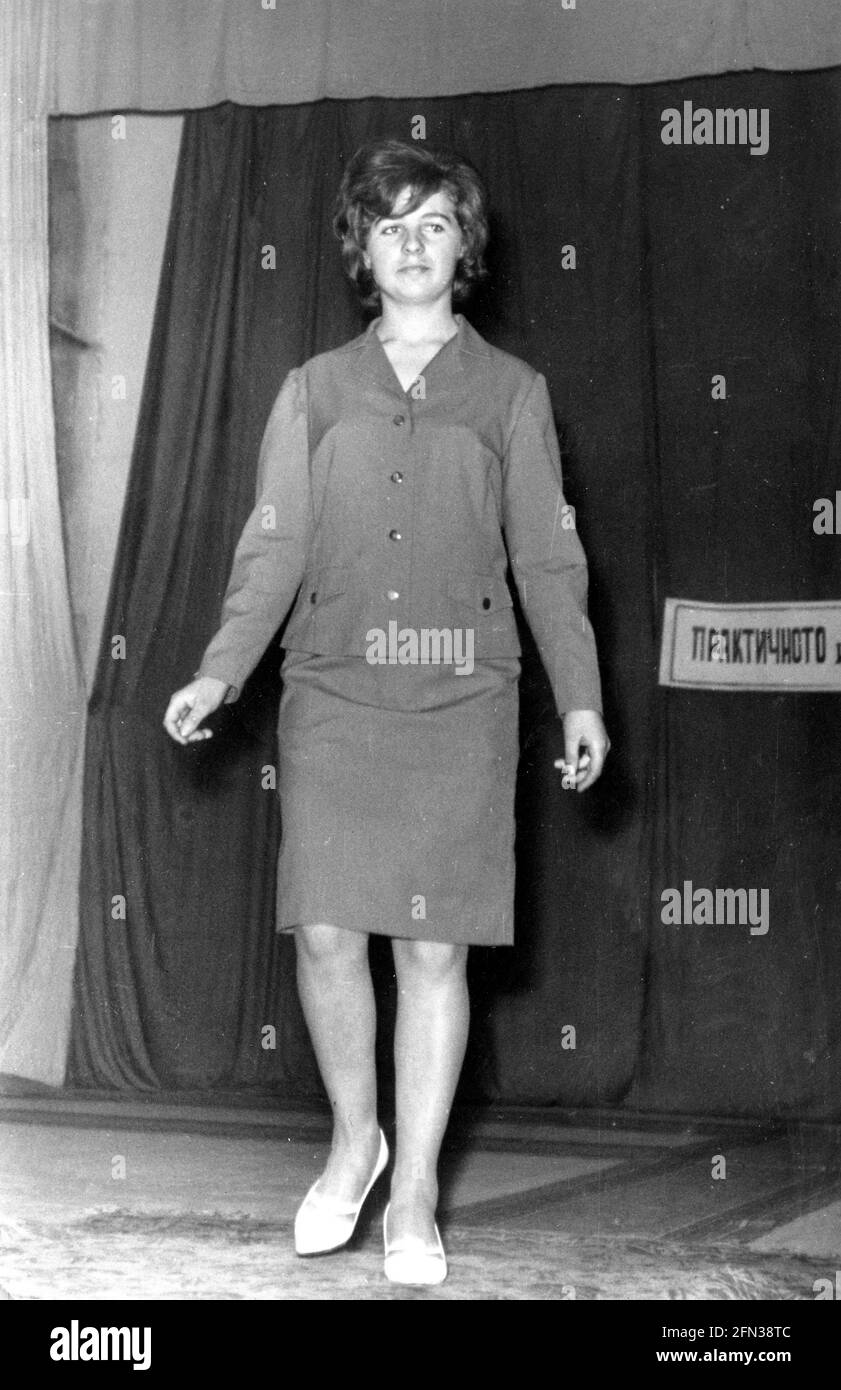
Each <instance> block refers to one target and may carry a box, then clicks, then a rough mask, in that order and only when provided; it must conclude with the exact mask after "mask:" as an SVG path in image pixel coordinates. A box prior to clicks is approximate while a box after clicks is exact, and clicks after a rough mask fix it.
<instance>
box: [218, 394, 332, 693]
mask: <svg viewBox="0 0 841 1390" xmlns="http://www.w3.org/2000/svg"><path fill="white" fill-rule="evenodd" d="M257 499H258V500H257V504H256V506H255V507H254V510H253V511H252V513H251V515H250V516H249V518H248V520H247V522H246V523H245V527H244V529H243V532H242V535H241V536H240V539H239V542H238V543H237V548H236V551H235V553H234V558H233V564H232V567H231V574H230V578H229V580H228V586H227V589H226V590H225V597H224V600H223V603H222V615H221V619H220V626H219V630H218V632H217V633H216V636H215V637H214V638H212V640H211V641H210V643H209V644H208V646H207V648H206V649H205V652H204V655H203V657H202V659H201V664H200V666H199V669H198V670H197V671H196V673H195V674H196V676H214V677H215V678H216V679H217V680H223V681H226V682H227V684H228V687H229V688H228V690H227V692H226V694H225V703H226V704H231V703H232V702H233V701H234V700H237V699H239V696H240V692H241V690H242V687H243V685H244V683H245V681H246V680H247V678H248V676H249V675H250V674H251V672H252V671H253V670H254V667H255V666H256V665H257V662H258V661H259V660H260V657H261V656H262V654H263V652H264V651H265V650H266V647H267V646H268V645H269V642H270V641H271V640H272V637H273V636H274V634H275V633H276V632H277V630H278V628H279V627H280V625H281V623H282V622H283V620H284V618H285V617H286V614H287V613H288V612H289V609H290V607H291V606H292V601H293V599H294V598H295V595H296V593H297V591H298V588H299V586H300V583H301V580H302V578H303V573H304V560H305V556H306V553H307V547H308V544H309V538H310V535H311V527H312V500H311V492H310V477H309V439H308V428H307V398H306V379H305V374H304V371H303V368H296V369H295V370H293V371H291V372H290V373H289V375H288V376H287V378H286V380H285V381H284V383H283V386H282V387H281V390H280V393H279V395H278V397H277V399H276V401H275V403H274V406H273V408H272V412H271V415H270V416H269V420H268V423H267V425H266V429H265V433H264V435H263V441H262V444H261V446H260V456H259V460H258V465H257Z"/></svg>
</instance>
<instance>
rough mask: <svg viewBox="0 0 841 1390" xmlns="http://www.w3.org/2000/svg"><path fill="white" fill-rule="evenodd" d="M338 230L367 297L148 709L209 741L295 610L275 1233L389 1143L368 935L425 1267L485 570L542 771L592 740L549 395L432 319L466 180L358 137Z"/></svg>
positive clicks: (472, 204)
mask: <svg viewBox="0 0 841 1390" xmlns="http://www.w3.org/2000/svg"><path fill="white" fill-rule="evenodd" d="M334 225H335V228H336V231H337V234H338V235H339V237H340V238H341V240H342V244H343V255H344V258H345V265H346V268H347V270H348V272H349V274H350V275H351V278H352V279H353V280H354V281H355V283H356V284H357V286H358V288H359V290H360V291H361V294H362V299H363V303H364V304H365V305H366V306H367V307H376V306H378V307H379V308H380V314H379V316H378V317H376V318H375V319H374V320H373V321H372V322H371V323H370V324H369V326H368V328H367V330H366V331H365V332H364V333H363V334H362V335H360V337H358V338H356V339H354V340H353V341H352V342H351V343H349V344H346V345H345V347H343V348H339V349H337V350H335V351H333V352H328V353H323V354H321V355H319V356H317V357H315V358H312V359H311V360H310V361H309V362H307V363H305V364H304V366H303V367H300V368H298V369H296V370H295V371H293V372H291V373H290V374H289V376H288V377H287V379H286V381H285V382H284V384H283V387H282V389H281V391H280V394H279V396H278V398H277V401H276V403H275V406H274V408H273V410H272V414H271V416H270V419H269V422H268V425H267V427H266V432H265V435H264V439H263V445H262V448H261V454H260V463H259V479H258V497H259V501H258V504H257V506H256V507H255V510H254V512H253V513H252V515H251V517H250V518H249V520H248V522H247V524H246V526H245V529H244V531H243V534H242V537H241V539H240V541H239V544H238V547H237V551H236V555H235V557H234V562H233V569H232V573H231V578H230V581H229V584H228V589H227V592H226V596H225V602H224V607H223V612H222V621H221V626H220V629H219V631H218V633H217V635H216V637H214V639H213V640H212V641H211V643H210V644H209V646H208V647H207V649H206V651H205V654H204V657H203V659H202V662H201V665H200V667H199V670H198V672H197V673H196V678H195V679H194V680H193V681H192V683H191V684H189V685H187V686H185V687H184V688H183V689H182V690H179V691H177V692H176V694H175V695H173V697H172V700H171V701H170V704H169V707H168V709H167V712H166V717H165V720H164V723H165V727H166V728H167V730H168V732H169V733H170V734H171V735H172V737H173V738H174V739H176V740H177V741H178V742H179V743H184V744H186V743H190V742H193V741H194V740H196V739H198V738H203V737H210V731H209V730H206V729H201V728H199V727H198V726H199V725H200V724H201V722H202V720H203V719H204V718H206V716H207V715H208V714H210V713H211V712H212V711H213V710H215V709H216V708H217V707H218V706H219V705H220V704H221V703H222V701H223V700H225V701H228V702H230V701H231V700H235V699H236V698H238V695H239V692H240V689H241V687H242V684H243V682H244V681H245V679H246V678H247V676H248V674H249V673H250V671H251V670H253V668H254V666H255V665H256V663H257V661H258V659H259V657H260V655H261V653H262V652H263V651H264V649H265V648H266V646H267V645H268V643H269V642H270V641H271V639H272V638H273V636H274V634H275V633H276V631H277V629H278V628H279V627H280V625H281V623H282V622H283V620H284V618H285V617H286V616H287V613H288V612H289V610H290V608H292V612H291V616H290V617H289V621H288V623H287V625H286V628H285V631H284V634H283V638H282V641H283V646H284V648H285V656H284V661H283V666H282V675H283V694H282V698H281V703H280V712H279V721H278V743H279V793H280V798H281V805H282V812H283V837H282V844H281V851H280V856H279V862H278V885H277V886H278V892H277V904H278V920H277V926H278V930H282V931H283V930H294V932H295V939H296V959H297V975H298V987H299V991H300V996H301V1001H302V1004H303V1009H304V1013H305V1017H306V1020H307V1025H308V1027H309V1030H310V1033H311V1036H312V1041H313V1045H314V1047H315V1051H316V1055H317V1058H318V1063H319V1067H320V1070H321V1075H322V1077H323V1080H324V1085H325V1087H326V1090H327V1093H328V1095H329V1098H330V1102H331V1105H332V1107H333V1117H334V1127H333V1139H332V1146H331V1150H330V1155H329V1158H328V1161H327V1166H326V1168H325V1170H324V1172H323V1173H322V1175H321V1177H320V1178H319V1179H318V1181H317V1182H316V1183H315V1184H314V1185H313V1187H312V1188H311V1189H310V1192H309V1193H308V1194H307V1196H306V1198H305V1200H304V1202H303V1204H302V1206H301V1208H300V1209H299V1211H298V1215H297V1217H296V1222H295V1245H296V1250H297V1252H298V1253H299V1254H301V1255H305V1254H316V1253H326V1252H327V1251H330V1250H335V1249H340V1248H341V1247H342V1246H343V1245H345V1244H346V1243H347V1241H348V1239H349V1238H350V1236H351V1234H352V1233H353V1229H354V1227H355V1224H356V1219H357V1217H358V1214H359V1210H360V1208H361V1206H362V1203H363V1201H364V1199H365V1197H366V1196H367V1194H368V1192H369V1191H370V1189H371V1187H372V1186H373V1184H374V1182H375V1181H376V1179H377V1178H378V1177H379V1175H380V1173H381V1172H382V1171H383V1169H384V1168H385V1166H386V1164H387V1161H388V1157H389V1154H388V1148H387V1146H386V1142H385V1138H384V1136H383V1134H382V1131H381V1130H380V1128H379V1124H378V1121H377V1091H376V1075H375V1066H374V1030H375V1004H374V997H373V991H372V985H371V976H370V972H369V967H368V937H369V934H370V933H372V932H374V933H379V934H384V935H387V936H390V937H392V941H393V952H394V963H395V971H396V976H397V982H398V1010H397V1023H396V1030H395V1043H394V1047H395V1066H396V1102H395V1110H396V1116H395V1118H396V1153H395V1163H394V1168H393V1173H392V1178H391V1193H390V1203H389V1206H388V1207H387V1209H386V1214H385V1221H384V1241H385V1254H386V1258H385V1273H386V1275H387V1277H388V1278H389V1279H391V1280H393V1281H394V1282H397V1283H410V1284H434V1283H438V1282H440V1281H441V1280H442V1279H443V1278H444V1277H445V1276H446V1273H447V1263H446V1257H445V1254H444V1250H443V1247H442V1244H441V1239H440V1235H439V1232H438V1227H437V1225H436V1222H435V1210H436V1204H437V1197H438V1186H437V1165H438V1156H439V1151H440V1147H441V1142H442V1139H443V1135H444V1130H445V1127H446V1124H447V1120H448V1116H449V1112H450V1106H451V1103H452V1099H453V1095H454V1092H455V1088H456V1083H457V1080H458V1076H459V1072H460V1069H461V1065H462V1061H463V1058H464V1050H465V1045H466V1039H467V1030H468V998H467V988H466V961H467V951H468V947H469V946H470V945H471V944H473V945H482V944H485V945H502V944H510V943H511V941H512V939H513V888H514V857H513V846H514V783H515V775H516V767H517V755H518V731H517V677H518V674H519V669H520V664H519V656H520V654H521V653H520V645H519V642H518V638H517V629H516V624H515V620H514V614H513V607H512V598H511V593H510V590H509V588H508V585H507V581H506V573H507V566H508V564H509V562H510V567H511V571H512V573H513V577H514V580H515V582H516V585H517V588H518V591H519V594H520V599H521V602H522V606H523V610H524V612H525V615H526V618H527V620H528V622H529V625H530V627H531V628H532V631H533V633H534V636H535V639H536V642H537V644H538V648H539V650H540V653H541V656H542V659H543V661H544V663H545V665H546V670H547V673H548V676H549V679H550V681H551V683H552V688H553V692H554V696H555V700H556V703H557V706H558V711H559V713H560V714H561V715H562V716H563V720H564V730H565V762H566V766H565V764H564V761H562V760H559V761H558V762H556V764H555V765H556V766H558V767H562V768H563V770H564V774H565V785H567V786H570V787H572V786H574V787H576V788H577V790H578V791H583V790H585V789H586V788H587V787H589V786H591V785H592V784H593V782H595V780H596V778H597V777H598V776H599V774H600V772H601V768H602V764H603V761H604V757H605V755H606V753H607V749H608V746H609V744H608V740H607V735H606V733H605V730H604V725H603V723H602V720H601V716H600V713H599V710H600V685H599V675H598V667H597V660H596V652H595V644H594V640H593V634H592V630H591V628H590V626H589V623H588V620H587V617H586V607H585V605H586V588H587V571H586V560H585V557H584V554H583V550H582V548H581V544H580V541H579V539H578V535H577V532H576V530H575V526H574V519H573V517H572V509H571V508H569V507H567V505H566V503H565V502H564V498H563V493H562V490H561V471H560V460H559V455H558V445H557V439H556V435H555V430H554V424H553V421H552V413H551V408H550V403H549V397H548V392H547V389H546V383H545V381H544V379H543V377H542V376H539V375H538V374H537V373H536V372H534V371H533V370H532V369H531V368H530V367H528V366H526V364H525V363H523V362H520V361H518V360H517V359H516V358H513V357H510V356H509V355H508V354H506V353H502V352H500V351H498V350H497V349H494V348H492V347H490V346H489V345H488V344H487V343H485V342H484V341H483V339H482V338H480V337H479V335H478V334H477V333H475V332H474V330H473V329H472V328H471V327H470V325H469V324H468V323H467V322H466V321H465V320H464V319H463V318H462V317H461V316H459V315H455V314H454V312H453V300H454V299H459V298H461V297H463V296H464V295H466V294H467V292H468V291H469V288H470V286H471V285H472V283H473V282H474V281H475V280H476V279H477V278H478V277H479V276H480V275H482V274H483V273H484V267H483V262H482V255H483V251H484V248H485V245H486V241H487V222H486V216H485V204H484V194H483V190H482V186H481V184H480V182H479V179H478V176H477V175H476V173H475V171H474V170H473V169H472V168H471V167H470V166H469V165H467V164H465V163H464V161H462V160H460V159H458V158H457V157H455V156H453V155H451V154H449V153H445V152H435V151H432V150H427V149H425V148H424V147H423V146H422V145H412V144H404V143H402V142H399V141H392V140H388V141H379V142H375V143H373V144H371V145H368V146H366V147H364V148H363V149H362V150H360V151H358V152H357V154H356V155H355V156H354V158H353V159H352V160H351V162H350V164H349V166H348V168H347V171H346V174H345V177H344V179H343V182H342V187H341V190H340V194H339V202H338V212H337V215H336V219H335V224H334ZM296 594H297V600H296ZM293 601H294V607H293Z"/></svg>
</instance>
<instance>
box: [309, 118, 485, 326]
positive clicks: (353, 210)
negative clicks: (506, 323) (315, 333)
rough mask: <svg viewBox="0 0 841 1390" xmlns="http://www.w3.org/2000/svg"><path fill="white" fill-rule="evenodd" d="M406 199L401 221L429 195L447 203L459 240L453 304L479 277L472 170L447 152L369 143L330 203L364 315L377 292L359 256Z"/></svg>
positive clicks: (481, 232) (480, 220)
mask: <svg viewBox="0 0 841 1390" xmlns="http://www.w3.org/2000/svg"><path fill="white" fill-rule="evenodd" d="M407 190H408V192H409V194H410V197H409V201H408V202H407V203H406V206H405V207H402V206H401V216H402V215H403V214H404V213H407V212H414V211H415V208H418V207H420V205H421V203H424V202H426V199H427V198H431V197H432V195H433V193H439V192H442V191H443V192H444V193H447V194H448V195H449V197H450V198H452V200H453V204H454V206H455V215H456V220H457V222H458V225H459V227H460V228H461V233H462V237H463V239H464V250H463V252H462V254H461V256H460V257H459V260H458V264H457V265H456V272H455V278H454V280H453V298H454V299H465V298H466V297H467V295H468V294H469V293H470V290H471V288H472V286H473V285H474V284H475V282H476V281H477V280H478V279H480V278H481V276H483V275H484V274H486V271H485V263H484V261H483V259H482V254H483V252H484V250H485V247H486V245H487V242H488V220H487V213H486V207H485V204H486V198H485V190H484V187H483V186H482V181H481V179H480V178H479V175H478V174H477V173H476V170H475V169H474V168H473V167H472V166H471V165H470V164H468V163H467V161H466V160H464V159H461V158H460V157H459V156H458V155H457V154H454V153H452V152H451V151H449V150H431V149H426V148H425V147H424V146H423V145H410V144H408V143H406V142H404V141H403V140H373V141H371V142H370V143H369V144H367V145H363V146H362V148H361V149H359V150H357V151H356V154H355V155H354V156H353V158H352V159H351V161H350V163H349V164H348V166H347V169H346V170H345V173H344V177H343V179H342V183H341V187H340V189H339V195H338V198H337V199H336V215H335V217H334V219H333V230H334V231H335V233H336V236H337V237H338V238H339V240H340V241H341V243H342V258H343V260H344V263H345V270H346V271H347V273H348V275H349V276H350V278H351V280H353V282H354V284H355V285H356V287H357V289H358V291H359V294H360V297H361V299H362V303H363V305H364V306H365V308H366V309H373V308H376V307H377V306H378V305H379V302H380V292H379V289H378V288H377V285H376V284H375V282H374V277H373V275H372V274H371V272H370V270H368V269H367V267H366V266H365V262H364V260H363V256H364V253H365V248H366V245H367V243H368V235H369V233H370V231H371V227H372V226H373V224H374V223H375V222H376V221H378V220H379V219H380V218H384V217H393V216H394V209H395V207H396V206H397V204H398V202H399V200H400V198H401V195H403V194H404V193H405V192H406V191H407Z"/></svg>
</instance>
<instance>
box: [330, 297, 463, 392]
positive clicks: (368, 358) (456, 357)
mask: <svg viewBox="0 0 841 1390" xmlns="http://www.w3.org/2000/svg"><path fill="white" fill-rule="evenodd" d="M453 317H454V319H455V322H456V332H455V334H454V336H453V337H452V338H448V339H447V341H446V343H444V344H443V346H442V347H441V348H439V350H438V352H436V354H435V356H434V357H433V358H432V359H431V360H430V362H429V364H428V370H432V369H433V368H437V366H438V363H439V361H440V360H442V359H443V362H444V363H446V367H447V370H448V371H451V372H452V371H456V372H462V371H464V365H465V364H464V358H465V357H468V358H469V357H489V356H490V352H491V349H490V347H489V345H488V344H487V343H486V342H485V340H484V338H482V337H480V335H479V334H478V333H477V332H476V330H475V328H473V327H472V325H471V324H469V323H468V321H467V319H466V318H464V316H463V315H462V314H454V315H453ZM380 322H381V316H378V317H377V318H374V319H372V320H371V322H370V323H369V324H368V326H367V328H366V329H365V331H364V332H363V333H361V334H360V335H359V337H358V338H354V339H353V340H352V341H351V342H350V343H348V345H347V346H348V348H350V349H352V350H356V351H357V352H358V354H359V357H358V360H359V364H360V366H364V368H365V370H366V371H370V370H372V369H373V371H374V372H375V373H376V375H377V376H378V378H379V379H380V380H381V381H383V383H386V382H387V383H388V384H389V385H390V386H396V388H397V390H398V391H400V390H401V388H400V383H399V381H398V380H397V377H396V376H395V373H394V368H393V367H392V365H391V363H390V362H389V360H388V357H387V356H386V352H385V348H384V347H383V345H382V343H381V342H380V339H379V338H378V336H377V327H378V325H379V324H380ZM425 370H427V369H425ZM401 394H402V392H401Z"/></svg>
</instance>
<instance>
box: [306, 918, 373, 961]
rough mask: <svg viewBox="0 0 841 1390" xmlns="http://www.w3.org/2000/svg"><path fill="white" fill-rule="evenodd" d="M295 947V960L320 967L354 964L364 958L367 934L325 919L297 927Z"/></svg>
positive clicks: (365, 956) (365, 957)
mask: <svg viewBox="0 0 841 1390" xmlns="http://www.w3.org/2000/svg"><path fill="white" fill-rule="evenodd" d="M295 949H296V952H297V957H298V963H299V965H300V964H304V965H312V966H316V967H318V968H320V969H325V968H329V967H330V966H342V967H347V966H353V965H355V964H357V963H359V962H360V961H362V960H365V959H367V954H368V938H367V936H365V935H364V934H363V933H362V932H352V931H346V930H345V929H344V928H343V927H331V926H329V925H328V923H326V922H318V923H313V924H312V925H309V926H304V927H296V929H295Z"/></svg>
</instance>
